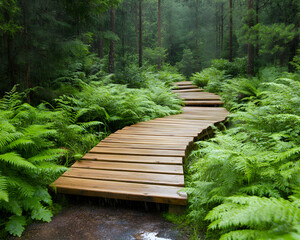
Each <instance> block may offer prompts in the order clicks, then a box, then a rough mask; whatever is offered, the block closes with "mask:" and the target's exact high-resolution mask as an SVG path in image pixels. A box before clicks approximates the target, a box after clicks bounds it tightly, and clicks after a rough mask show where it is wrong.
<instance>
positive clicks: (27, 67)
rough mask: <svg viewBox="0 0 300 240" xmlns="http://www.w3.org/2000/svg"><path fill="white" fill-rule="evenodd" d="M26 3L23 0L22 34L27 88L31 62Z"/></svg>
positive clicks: (29, 82)
mask: <svg viewBox="0 0 300 240" xmlns="http://www.w3.org/2000/svg"><path fill="white" fill-rule="evenodd" d="M27 8H28V3H27V0H24V10H23V11H24V34H25V56H26V57H25V59H26V74H25V86H26V89H29V88H31V87H32V83H31V66H30V65H31V64H30V57H29V52H30V47H29V33H28V21H27V18H28V9H27ZM27 102H28V103H29V104H30V102H31V96H30V92H28V94H27Z"/></svg>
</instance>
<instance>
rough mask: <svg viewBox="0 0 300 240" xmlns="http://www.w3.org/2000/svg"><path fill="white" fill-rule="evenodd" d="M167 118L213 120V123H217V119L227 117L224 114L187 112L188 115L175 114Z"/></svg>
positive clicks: (221, 119)
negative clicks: (212, 114) (213, 114)
mask: <svg viewBox="0 0 300 240" xmlns="http://www.w3.org/2000/svg"><path fill="white" fill-rule="evenodd" d="M166 118H171V119H181V120H211V121H212V123H215V122H216V121H217V122H218V121H223V120H224V119H225V118H224V117H223V116H218V115H216V116H209V115H208V116H201V115H200V116H198V115H193V114H189V115H188V114H186V115H184V116H183V115H173V116H167V117H166Z"/></svg>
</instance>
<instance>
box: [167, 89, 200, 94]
mask: <svg viewBox="0 0 300 240" xmlns="http://www.w3.org/2000/svg"><path fill="white" fill-rule="evenodd" d="M203 91H204V89H202V88H191V89H173V90H172V92H173V93H185V92H203Z"/></svg>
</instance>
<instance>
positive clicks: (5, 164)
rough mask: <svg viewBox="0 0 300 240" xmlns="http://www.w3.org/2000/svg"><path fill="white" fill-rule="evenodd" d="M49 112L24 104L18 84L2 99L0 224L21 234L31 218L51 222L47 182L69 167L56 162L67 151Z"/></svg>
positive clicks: (10, 230) (0, 102)
mask: <svg viewBox="0 0 300 240" xmlns="http://www.w3.org/2000/svg"><path fill="white" fill-rule="evenodd" d="M48 117H49V115H48V113H47V112H42V111H39V110H37V109H36V108H34V107H32V106H30V105H28V104H23V103H22V100H21V96H20V95H19V94H18V93H16V92H15V88H14V89H13V90H12V91H11V92H9V93H8V94H7V95H6V96H4V98H3V99H1V100H0V153H1V154H0V169H1V171H0V174H1V175H0V213H1V218H0V226H1V228H2V227H4V229H5V231H7V232H9V233H10V234H13V235H17V236H20V235H21V234H22V232H23V230H24V226H25V225H26V224H27V222H28V219H34V220H42V221H46V222H49V221H50V220H51V217H52V212H51V207H52V200H51V197H50V195H49V193H48V190H47V186H48V184H50V183H51V182H52V181H53V179H54V178H55V176H58V175H59V174H61V173H62V172H64V171H65V170H66V168H65V167H62V166H58V165H57V164H56V163H55V162H56V161H57V159H58V158H60V157H62V156H63V155H65V154H66V151H65V150H63V149H59V148H57V147H56V145H55V143H54V141H53V139H54V138H55V136H56V135H57V134H58V132H57V131H56V130H55V129H53V125H52V124H51V122H45V123H44V124H41V123H39V119H43V118H45V119H46V118H48Z"/></svg>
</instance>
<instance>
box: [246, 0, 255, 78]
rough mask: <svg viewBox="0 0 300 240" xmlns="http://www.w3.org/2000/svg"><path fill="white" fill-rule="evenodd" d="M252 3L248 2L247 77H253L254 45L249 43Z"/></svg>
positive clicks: (249, 0)
mask: <svg viewBox="0 0 300 240" xmlns="http://www.w3.org/2000/svg"><path fill="white" fill-rule="evenodd" d="M253 1H254V0H248V27H249V31H250V33H249V36H248V67H247V73H248V75H249V76H254V52H255V49H254V45H253V43H251V41H250V37H251V28H252V27H253V25H254V21H253V18H254V16H253V15H254V14H253Z"/></svg>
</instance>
